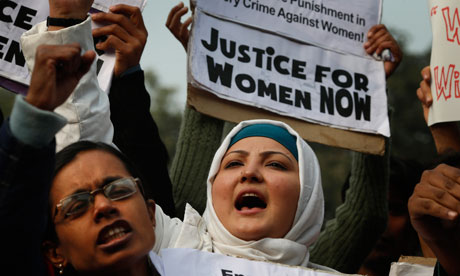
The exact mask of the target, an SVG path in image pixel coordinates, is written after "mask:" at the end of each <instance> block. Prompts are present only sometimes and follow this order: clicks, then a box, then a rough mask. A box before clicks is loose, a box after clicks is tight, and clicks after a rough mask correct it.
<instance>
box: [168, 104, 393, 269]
mask: <svg viewBox="0 0 460 276" xmlns="http://www.w3.org/2000/svg"><path fill="white" fill-rule="evenodd" d="M231 127H232V124H230V123H224V121H221V120H218V119H215V118H211V117H209V116H206V115H203V114H200V113H198V112H197V111H195V110H193V109H191V108H190V107H186V109H185V112H184V118H183V121H182V125H181V130H180V133H179V139H178V141H179V142H178V144H177V149H176V155H175V156H174V159H173V163H172V166H171V171H170V175H171V178H172V183H173V193H174V200H175V204H176V210H177V213H178V216H179V217H183V212H184V210H185V203H186V202H188V203H190V204H191V205H192V206H193V207H194V208H195V209H196V210H197V211H198V212H200V213H203V211H204V209H205V207H206V178H207V175H208V171H209V168H210V166H211V162H212V158H213V156H214V153H215V152H216V150H217V148H218V147H219V145H220V143H221V139H222V137H225V135H226V134H227V132H228V131H229V130H230V129H231ZM223 134H224V135H223ZM387 155H388V154H386V155H385V156H383V157H382V156H373V155H366V154H362V153H353V157H352V166H351V167H352V172H351V178H350V188H349V189H348V190H347V194H346V201H345V203H344V204H342V205H341V206H339V207H338V208H337V210H336V217H335V218H334V219H332V220H330V221H328V222H327V223H326V227H325V228H324V230H323V231H322V232H321V234H320V236H319V239H318V241H317V242H316V243H315V244H314V247H312V248H311V250H310V254H311V256H310V260H311V261H312V262H314V263H317V264H320V265H324V266H328V267H330V268H333V269H336V270H338V271H340V272H346V273H355V272H356V271H358V269H359V267H360V265H361V263H362V262H363V261H364V259H365V258H366V256H367V255H368V254H369V252H370V251H371V249H372V247H373V245H374V243H375V242H376V241H377V240H378V238H379V237H380V235H381V234H382V233H383V231H384V230H385V227H386V222H387V212H388V211H387V199H386V197H387V186H388V185H387V182H388V177H387V175H388V157H387Z"/></svg>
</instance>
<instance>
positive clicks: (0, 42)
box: [0, 36, 8, 59]
mask: <svg viewBox="0 0 460 276" xmlns="http://www.w3.org/2000/svg"><path fill="white" fill-rule="evenodd" d="M6 43H8V38H6V37H4V36H0V51H1V50H2V49H3V45H6ZM1 58H3V53H2V52H0V59H1Z"/></svg>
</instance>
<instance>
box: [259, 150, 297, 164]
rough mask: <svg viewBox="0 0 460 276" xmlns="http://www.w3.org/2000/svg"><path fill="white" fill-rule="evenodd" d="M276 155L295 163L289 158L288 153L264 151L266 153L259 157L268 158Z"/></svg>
mask: <svg viewBox="0 0 460 276" xmlns="http://www.w3.org/2000/svg"><path fill="white" fill-rule="evenodd" d="M274 154H281V155H283V156H284V157H286V158H287V159H289V161H291V162H293V161H292V159H291V157H289V155H287V154H286V153H284V152H281V151H272V150H270V151H264V152H261V153H260V154H259V155H260V156H262V157H267V156H270V155H274Z"/></svg>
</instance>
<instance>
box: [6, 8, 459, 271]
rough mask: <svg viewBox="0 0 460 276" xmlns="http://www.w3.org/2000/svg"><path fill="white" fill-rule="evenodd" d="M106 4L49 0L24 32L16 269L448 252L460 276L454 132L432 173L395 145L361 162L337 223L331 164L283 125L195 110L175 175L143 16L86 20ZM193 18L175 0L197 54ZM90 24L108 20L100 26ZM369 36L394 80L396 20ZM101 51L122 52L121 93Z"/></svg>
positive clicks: (12, 251)
mask: <svg viewBox="0 0 460 276" xmlns="http://www.w3.org/2000/svg"><path fill="white" fill-rule="evenodd" d="M92 3H93V1H92V0H49V4H50V5H49V8H50V19H49V20H48V22H47V23H46V22H42V23H39V24H37V25H36V26H34V27H33V28H32V29H31V30H29V31H27V32H26V33H25V34H24V35H23V37H22V38H21V46H22V49H23V52H24V56H25V58H26V60H27V65H28V66H29V69H30V70H31V71H32V77H31V82H30V86H29V90H28V93H27V96H25V97H22V96H17V98H16V101H15V104H14V107H13V111H12V114H11V115H10V117H9V118H8V119H5V120H4V121H3V122H2V126H1V129H0V221H2V224H1V226H0V229H1V232H0V233H1V234H2V237H3V240H2V248H3V250H4V252H5V253H7V254H6V255H4V256H3V257H2V258H0V263H1V264H2V273H5V275H56V274H65V275H164V268H163V267H162V264H161V251H160V250H161V249H164V248H193V249H198V250H202V251H208V252H215V253H218V254H226V255H230V256H236V257H242V258H246V259H250V260H259V261H270V262H275V263H280V264H285V265H291V266H303V267H308V268H314V269H320V270H324V271H329V272H332V273H335V272H343V273H359V274H367V275H388V272H389V269H390V265H391V262H394V261H397V260H398V258H399V256H401V255H420V256H425V257H436V258H437V264H436V269H435V272H434V273H435V275H459V274H460V265H459V262H458V259H459V252H460V235H459V234H458V233H459V232H458V231H457V230H458V219H459V212H460V204H459V203H460V202H459V200H460V169H458V167H459V166H460V155H459V154H458V151H459V150H460V135H459V132H458V129H457V126H456V124H455V123H440V124H435V125H433V126H431V127H430V130H431V133H432V135H433V138H434V140H435V143H436V149H437V152H438V154H439V155H440V157H439V159H438V160H433V165H432V166H431V167H430V168H424V167H422V166H421V165H420V164H418V163H417V162H415V161H408V160H398V159H395V158H390V154H391V147H390V146H389V145H390V144H391V143H390V140H389V139H387V140H386V144H387V146H386V151H385V154H384V155H383V156H376V155H370V154H364V153H357V152H355V153H353V156H352V164H351V171H350V174H349V177H348V179H347V181H346V183H345V184H344V188H343V203H342V205H340V206H339V207H338V208H337V210H336V213H335V217H334V219H332V220H330V221H327V222H326V223H325V224H324V226H323V216H324V198H323V192H322V185H321V169H320V167H319V163H318V161H317V158H316V156H315V153H314V152H313V150H312V149H311V148H310V146H309V145H308V143H307V142H306V141H304V140H303V139H302V138H301V136H300V135H299V134H298V133H297V132H296V131H295V130H294V129H293V128H291V127H290V126H289V125H287V124H285V123H282V122H279V121H273V120H266V119H264V118H260V119H257V120H250V121H243V122H240V123H239V124H236V125H234V124H232V123H228V122H225V121H222V120H219V119H215V118H211V117H208V116H206V115H203V114H200V113H198V112H196V111H195V110H193V109H192V108H190V107H187V108H186V110H185V112H184V121H183V124H182V126H181V132H180V136H179V142H178V150H177V153H176V155H178V156H176V158H174V160H175V161H174V163H173V164H172V167H171V169H170V170H169V172H168V168H167V162H168V158H169V157H168V154H167V152H166V149H165V146H164V144H163V142H162V141H161V139H160V136H159V133H158V128H157V126H156V124H155V121H154V119H153V118H152V116H151V115H150V112H149V109H150V97H149V95H148V92H147V90H146V88H145V85H144V73H143V71H142V69H141V68H140V65H139V61H140V59H141V56H142V52H143V49H144V46H145V44H146V41H147V30H146V28H145V26H144V21H143V18H142V14H141V12H140V10H139V8H136V7H132V6H127V5H123V4H122V5H117V6H114V7H111V8H110V11H109V12H107V13H105V12H100V13H97V14H93V15H88V12H89V9H90V7H91V5H92ZM193 9H194V7H193V6H192V10H193ZM187 11H188V8H187V7H185V5H184V4H183V3H180V4H178V5H176V6H175V7H173V8H172V9H171V12H170V14H169V16H168V19H167V22H166V26H167V28H168V29H169V30H170V31H171V33H172V34H173V35H174V36H175V37H176V38H177V39H178V41H179V42H180V43H181V44H182V45H183V47H184V48H185V49H186V50H187V48H188V39H189V28H190V25H191V24H192V23H193V19H192V18H191V17H190V18H187V19H186V20H184V21H183V22H182V17H183V16H184V15H185V14H186V13H187ZM55 19H59V20H55ZM91 20H93V21H96V22H104V23H105V24H106V25H104V26H103V27H99V28H96V29H94V30H91ZM62 22H64V23H62ZM69 22H70V23H69ZM93 36H94V37H101V36H104V37H105V39H103V40H100V41H99V42H98V43H97V44H95V45H94V44H93ZM367 37H368V40H367V41H366V42H365V44H364V45H363V47H364V49H365V50H366V52H367V53H368V54H369V55H374V54H375V55H377V56H378V55H380V54H381V53H382V52H383V51H384V50H385V49H389V50H390V51H391V53H392V56H393V59H391V60H385V61H384V69H385V73H386V77H387V78H389V77H390V76H391V75H392V74H394V73H395V70H396V68H397V67H398V65H399V63H400V62H401V60H402V52H401V49H400V47H399V45H398V43H397V42H396V41H395V39H394V38H393V37H392V35H391V34H390V33H389V31H388V30H387V29H386V27H385V26H384V25H376V26H373V27H372V28H371V29H370V30H369V33H368V35H367ZM94 49H97V50H114V51H115V54H116V61H115V66H114V72H113V79H112V84H111V88H110V93H109V95H107V94H106V93H104V92H103V91H102V90H101V89H100V88H99V86H98V83H97V78H96V65H95V63H94V62H93V61H94V59H95V57H96V54H95V52H94ZM430 82H431V76H430V71H429V67H427V68H424V69H423V70H422V81H421V83H420V88H419V89H418V91H417V96H418V98H419V100H420V102H421V103H422V108H423V110H424V115H425V120H427V115H428V112H429V111H428V110H429V107H430V105H431V104H432V101H433V100H432V96H431V90H430ZM0 114H1V113H0ZM0 119H2V120H3V118H2V117H0ZM177 127H178V128H179V126H177ZM56 151H57V153H56ZM322 169H323V170H324V169H327V168H322ZM326 200H327V199H326Z"/></svg>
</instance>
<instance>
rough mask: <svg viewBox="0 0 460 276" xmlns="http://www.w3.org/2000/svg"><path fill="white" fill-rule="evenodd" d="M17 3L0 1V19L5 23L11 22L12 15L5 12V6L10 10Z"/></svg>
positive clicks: (7, 0)
mask: <svg viewBox="0 0 460 276" xmlns="http://www.w3.org/2000/svg"><path fill="white" fill-rule="evenodd" d="M17 5H18V4H16V3H15V2H13V1H9V0H2V1H0V11H1V12H0V20H1V21H3V22H6V23H10V22H13V17H11V15H9V14H6V13H5V12H6V10H7V8H10V9H11V10H14V9H15V8H16V7H17Z"/></svg>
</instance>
